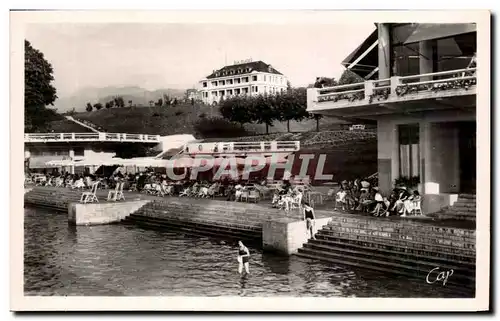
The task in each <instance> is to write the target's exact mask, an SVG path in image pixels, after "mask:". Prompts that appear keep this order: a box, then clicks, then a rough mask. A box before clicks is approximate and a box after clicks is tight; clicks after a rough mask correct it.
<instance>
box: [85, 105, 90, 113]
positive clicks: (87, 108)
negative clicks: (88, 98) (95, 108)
mask: <svg viewBox="0 0 500 321" xmlns="http://www.w3.org/2000/svg"><path fill="white" fill-rule="evenodd" d="M85 110H86V111H88V112H91V111H92V104H91V103H87V107H86V108H85Z"/></svg>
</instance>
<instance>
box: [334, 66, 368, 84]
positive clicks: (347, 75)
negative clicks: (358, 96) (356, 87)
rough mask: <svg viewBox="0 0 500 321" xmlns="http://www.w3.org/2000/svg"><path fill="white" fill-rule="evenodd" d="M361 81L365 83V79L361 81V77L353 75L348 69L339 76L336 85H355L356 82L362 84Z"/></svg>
mask: <svg viewBox="0 0 500 321" xmlns="http://www.w3.org/2000/svg"><path fill="white" fill-rule="evenodd" d="M363 81H365V79H363V78H362V77H361V76H359V75H358V74H356V73H354V72H353V71H351V70H350V69H346V70H344V72H343V73H342V75H341V76H340V79H339V83H338V84H339V85H347V84H356V83H358V82H363Z"/></svg>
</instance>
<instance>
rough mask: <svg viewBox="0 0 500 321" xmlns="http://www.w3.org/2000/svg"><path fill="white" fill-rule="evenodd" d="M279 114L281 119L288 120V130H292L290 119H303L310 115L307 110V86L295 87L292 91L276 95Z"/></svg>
mask: <svg viewBox="0 0 500 321" xmlns="http://www.w3.org/2000/svg"><path fill="white" fill-rule="evenodd" d="M276 99H277V103H276V108H277V114H278V117H277V118H278V119H279V120H280V121H286V122H287V124H286V128H287V131H288V132H290V121H291V120H295V121H302V120H304V119H305V118H308V117H309V113H308V112H307V110H306V105H307V92H306V88H295V89H291V90H290V91H288V92H286V93H283V94H278V95H276Z"/></svg>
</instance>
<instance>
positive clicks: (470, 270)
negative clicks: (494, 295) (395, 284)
mask: <svg viewBox="0 0 500 321" xmlns="http://www.w3.org/2000/svg"><path fill="white" fill-rule="evenodd" d="M304 249H319V250H326V251H330V252H336V253H344V254H347V255H352V256H356V257H359V258H363V259H374V260H381V261H384V262H388V263H399V264H403V265H409V266H413V267H417V268H419V269H423V270H424V271H427V272H428V271H429V270H431V269H433V268H435V267H436V266H439V267H440V268H443V269H453V270H454V271H455V273H459V274H462V275H465V276H471V275H472V276H473V275H475V273H476V269H475V266H474V265H473V264H471V263H467V264H464V263H462V264H456V263H458V262H451V261H449V260H443V259H439V258H438V259H435V258H433V257H429V256H420V255H419V256H417V255H412V254H410V253H405V252H397V251H390V252H389V251H380V250H379V249H373V248H372V249H370V248H368V249H365V248H355V247H352V246H344V245H343V244H342V245H339V244H338V243H333V242H330V241H328V240H324V239H317V240H310V241H309V242H308V243H306V244H305V245H304ZM389 254H390V255H389Z"/></svg>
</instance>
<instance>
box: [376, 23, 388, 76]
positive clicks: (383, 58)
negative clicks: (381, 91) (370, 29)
mask: <svg viewBox="0 0 500 321" xmlns="http://www.w3.org/2000/svg"><path fill="white" fill-rule="evenodd" d="M377 30H378V79H387V78H389V77H391V37H390V29H389V24H387V23H379V24H378V27H377Z"/></svg>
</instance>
